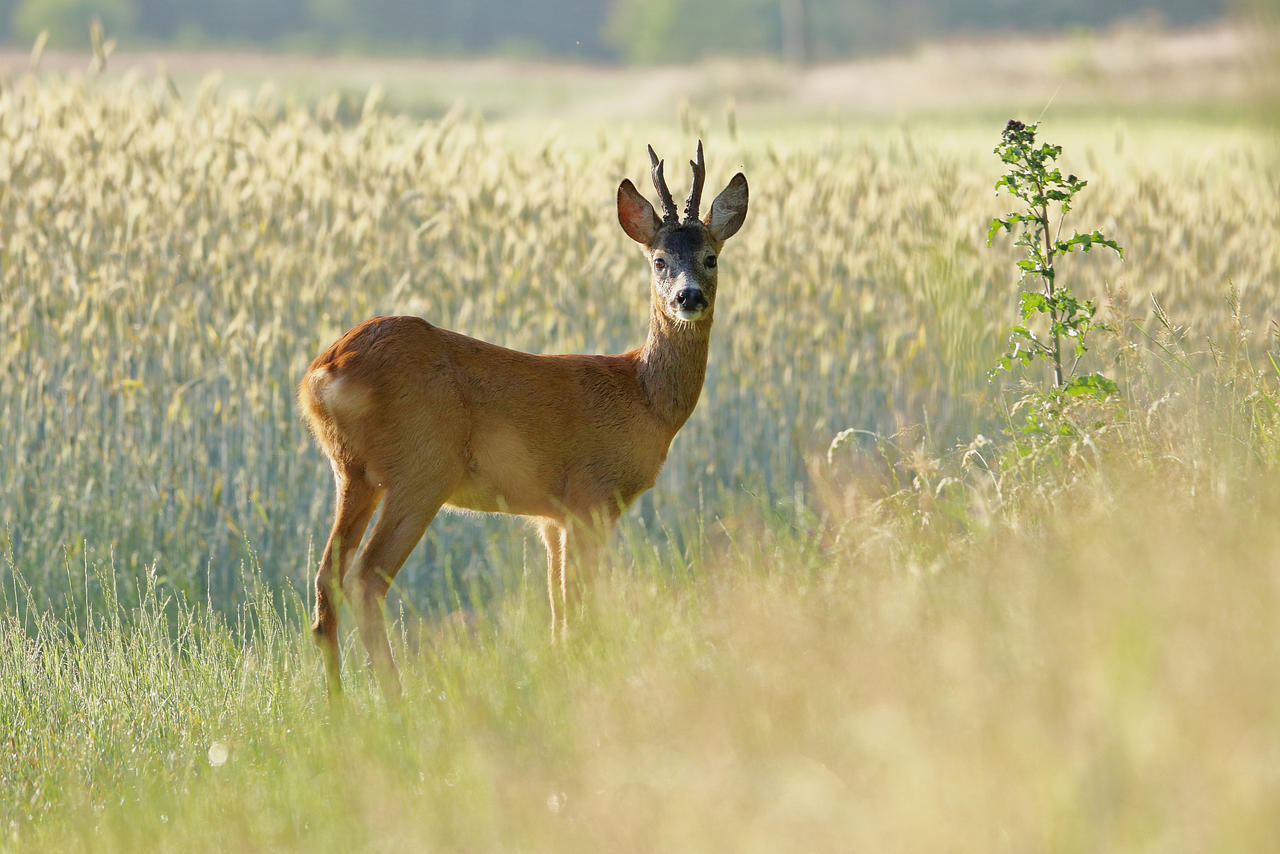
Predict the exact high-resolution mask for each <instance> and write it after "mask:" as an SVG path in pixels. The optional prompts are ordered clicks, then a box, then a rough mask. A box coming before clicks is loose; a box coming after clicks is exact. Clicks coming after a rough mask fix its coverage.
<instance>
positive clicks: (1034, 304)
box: [1018, 291, 1050, 320]
mask: <svg viewBox="0 0 1280 854" xmlns="http://www.w3.org/2000/svg"><path fill="white" fill-rule="evenodd" d="M1049 309H1050V306H1049V298H1048V297H1046V296H1045V295H1044V294H1041V293H1036V292H1035V291H1023V292H1022V293H1021V294H1019V295H1018V312H1019V314H1021V315H1022V319H1023V320H1026V319H1027V318H1028V317H1030V316H1031V315H1033V314H1035V313H1036V312H1041V313H1047V312H1048V311H1049Z"/></svg>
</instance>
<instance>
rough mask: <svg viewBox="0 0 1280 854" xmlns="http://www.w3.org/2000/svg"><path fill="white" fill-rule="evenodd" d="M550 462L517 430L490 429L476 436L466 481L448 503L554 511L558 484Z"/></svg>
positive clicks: (527, 511) (482, 509) (509, 510)
mask: <svg viewBox="0 0 1280 854" xmlns="http://www.w3.org/2000/svg"><path fill="white" fill-rule="evenodd" d="M545 469H546V466H545V465H543V464H540V462H539V461H538V459H537V458H536V457H535V455H533V454H532V453H530V451H529V448H528V446H527V444H526V443H525V442H524V440H523V439H522V438H521V437H520V436H519V435H518V434H517V433H515V432H514V431H490V432H488V433H486V434H485V435H483V436H477V437H475V438H473V441H472V447H471V448H470V454H469V456H468V459H467V466H466V471H465V473H464V475H463V478H462V482H461V483H460V484H459V485H458V488H457V489H455V490H454V492H453V494H452V495H450V496H449V500H448V503H449V504H450V505H452V506H454V507H460V508H462V509H465V510H475V511H478V512H481V513H514V514H517V515H521V516H547V515H554V514H555V512H556V511H557V508H558V501H557V500H556V498H557V496H556V495H555V494H554V493H555V491H556V490H555V486H556V484H554V483H550V482H549V481H550V480H551V479H552V478H550V477H549V476H548V473H547V472H546V471H545Z"/></svg>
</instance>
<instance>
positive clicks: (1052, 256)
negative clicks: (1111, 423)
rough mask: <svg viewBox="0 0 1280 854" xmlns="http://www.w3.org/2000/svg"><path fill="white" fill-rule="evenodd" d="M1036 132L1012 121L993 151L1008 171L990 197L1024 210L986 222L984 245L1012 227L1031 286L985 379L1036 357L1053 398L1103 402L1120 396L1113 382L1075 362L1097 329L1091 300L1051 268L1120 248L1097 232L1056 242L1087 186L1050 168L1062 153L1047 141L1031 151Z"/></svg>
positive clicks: (1020, 300) (1020, 299) (1021, 266)
mask: <svg viewBox="0 0 1280 854" xmlns="http://www.w3.org/2000/svg"><path fill="white" fill-rule="evenodd" d="M1037 127H1038V125H1037V123H1035V122H1032V123H1031V124H1023V123H1022V122H1020V121H1017V120H1016V119H1010V120H1009V123H1008V124H1007V125H1005V129H1004V132H1003V133H1002V134H1001V136H1000V144H999V145H997V146H996V148H995V153H996V155H997V156H999V158H1000V159H1001V160H1002V161H1003V162H1004V163H1005V165H1006V166H1007V167H1008V171H1006V172H1005V174H1004V175H1002V176H1001V177H1000V180H998V181H996V192H997V193H999V191H1000V188H1001V187H1004V188H1005V189H1007V190H1008V191H1009V193H1010V194H1011V195H1012V196H1013V197H1014V198H1016V199H1018V200H1019V201H1020V202H1021V203H1022V205H1021V209H1020V210H1015V211H1013V212H1011V213H1009V214H1006V215H1005V216H1003V217H996V218H994V219H993V220H991V227H990V229H988V231H987V245H988V246H990V245H991V241H992V239H993V238H994V237H995V236H996V234H997V233H998V232H999V231H1001V230H1002V229H1003V230H1004V231H1005V232H1012V231H1014V229H1015V226H1016V227H1017V230H1018V232H1019V233H1018V238H1017V240H1015V241H1014V245H1016V246H1022V247H1024V248H1025V249H1026V257H1024V258H1022V259H1021V260H1019V261H1018V268H1019V269H1020V270H1021V271H1022V282H1023V283H1026V282H1027V280H1028V279H1030V280H1032V282H1033V286H1032V287H1031V288H1025V289H1024V290H1022V291H1021V292H1020V293H1019V295H1018V307H1019V312H1020V314H1021V316H1022V322H1021V323H1019V324H1017V325H1015V326H1014V327H1012V328H1011V329H1010V330H1009V345H1010V349H1009V350H1008V352H1006V353H1005V354H1004V355H1002V356H1001V357H1000V360H999V363H998V364H997V366H996V367H995V368H994V369H993V370H992V371H991V373H992V374H994V373H995V372H996V371H999V370H1009V369H1011V368H1012V367H1013V366H1014V365H1015V364H1018V363H1021V364H1031V362H1033V361H1034V360H1036V359H1045V360H1047V361H1050V362H1051V363H1052V364H1053V381H1054V391H1055V392H1056V393H1059V394H1061V393H1065V394H1067V395H1072V396H1076V395H1090V396H1092V397H1096V398H1098V399H1106V398H1108V397H1110V396H1111V395H1114V394H1116V393H1117V392H1118V389H1117V387H1116V384H1115V382H1114V381H1112V380H1110V379H1108V378H1107V377H1105V376H1103V375H1102V374H1099V373H1091V374H1083V375H1078V376H1077V375H1076V374H1075V371H1076V367H1077V366H1078V365H1079V362H1080V357H1081V356H1083V355H1084V354H1085V352H1086V351H1087V350H1088V346H1087V343H1086V341H1087V338H1088V335H1089V331H1090V330H1091V329H1094V328H1097V327H1096V325H1095V324H1094V322H1093V318H1094V314H1095V313H1096V311H1097V305H1096V304H1095V303H1094V301H1093V300H1080V299H1077V298H1076V296H1075V294H1074V293H1072V291H1071V289H1070V288H1068V287H1066V286H1064V285H1062V284H1061V283H1060V282H1059V281H1058V278H1057V273H1058V270H1057V266H1056V262H1057V261H1058V260H1059V259H1060V258H1061V257H1063V256H1065V255H1067V254H1069V253H1071V252H1072V251H1074V250H1075V249H1082V250H1083V251H1085V252H1088V251H1090V250H1091V249H1093V248H1094V247H1095V246H1105V247H1107V248H1108V249H1114V250H1115V251H1116V253H1117V254H1118V255H1120V257H1122V258H1123V257H1124V250H1123V249H1121V248H1120V246H1119V245H1118V244H1117V243H1116V242H1115V241H1114V240H1111V239H1109V238H1107V237H1105V236H1104V235H1103V234H1102V232H1101V231H1099V230H1097V229H1094V230H1093V231H1089V232H1085V233H1081V232H1075V233H1073V234H1072V235H1071V236H1070V237H1068V238H1065V239H1063V238H1062V236H1061V235H1062V224H1063V221H1064V220H1065V219H1066V215H1067V212H1068V211H1070V210H1071V202H1072V200H1073V199H1074V198H1075V195H1076V193H1079V192H1080V191H1081V190H1083V189H1084V188H1085V186H1086V185H1087V184H1088V182H1087V181H1083V180H1081V179H1080V178H1077V177H1076V176H1075V175H1070V174H1069V175H1067V176H1066V177H1065V178H1064V177H1063V176H1062V170H1061V169H1059V168H1058V166H1057V165H1056V163H1055V161H1057V159H1058V157H1059V156H1060V155H1061V154H1062V146H1060V145H1051V144H1049V143H1042V144H1040V145H1038V146H1037V145H1036V128H1037ZM1055 214H1056V223H1055ZM1036 315H1048V320H1049V328H1048V334H1047V336H1046V337H1041V335H1040V334H1037V332H1036V330H1035V329H1033V328H1032V325H1031V323H1030V321H1031V320H1032V318H1033V317H1035V316H1036ZM1064 337H1065V338H1067V339H1070V344H1069V346H1070V353H1069V357H1074V358H1072V361H1071V365H1070V367H1069V368H1067V369H1065V370H1064V368H1063V352H1062V351H1063V344H1062V339H1063V338H1064Z"/></svg>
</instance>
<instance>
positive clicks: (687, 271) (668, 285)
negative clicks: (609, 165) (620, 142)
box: [618, 142, 747, 323]
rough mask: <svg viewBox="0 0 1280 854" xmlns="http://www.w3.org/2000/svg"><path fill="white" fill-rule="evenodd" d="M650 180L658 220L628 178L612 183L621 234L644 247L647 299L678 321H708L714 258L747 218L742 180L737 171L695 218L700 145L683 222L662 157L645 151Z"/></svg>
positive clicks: (700, 178) (713, 293) (713, 291)
mask: <svg viewBox="0 0 1280 854" xmlns="http://www.w3.org/2000/svg"><path fill="white" fill-rule="evenodd" d="M649 160H650V162H651V163H652V165H653V184H654V188H655V189H657V190H658V196H659V200H660V201H661V203H662V207H663V211H664V213H663V218H662V219H659V218H658V215H657V213H655V212H654V210H653V205H651V204H649V200H648V199H646V198H645V197H644V196H643V195H641V194H640V191H639V190H637V189H636V187H635V185H634V184H632V183H631V181H630V180H629V179H626V178H624V179H623V181H622V183H621V184H619V185H618V224H619V225H621V226H622V230H623V231H625V232H626V233H627V236H628V237H630V238H631V239H632V240H634V241H635V242H636V243H639V244H640V245H641V246H643V247H644V252H645V255H646V256H647V257H648V259H649V270H650V273H651V275H650V281H651V282H652V283H653V300H654V304H655V305H657V306H658V307H659V308H660V309H661V311H662V312H663V314H665V315H666V316H667V317H669V318H671V319H672V320H675V321H677V322H680V323H696V322H698V321H700V320H710V318H711V310H712V308H714V306H715V300H716V256H717V255H719V254H720V247H722V246H724V242H725V241H726V240H728V239H729V238H730V237H733V235H734V234H736V233H737V231H738V229H739V228H741V227H742V222H743V220H744V219H746V217H747V179H746V178H745V177H744V176H743V174H742V173H741V172H739V173H738V174H737V175H734V176H733V178H731V179H730V180H729V183H728V185H727V186H726V187H725V188H724V189H723V190H721V191H720V195H718V196H716V198H715V201H713V202H712V203H711V210H710V211H709V212H708V213H707V216H706V218H705V219H703V220H699V219H698V204H699V200H700V199H701V198H702V183H703V178H704V177H705V173H704V171H703V163H702V143H701V142H699V143H698V159H697V160H696V161H693V160H691V161H689V163H690V165H691V166H692V167H693V188H692V189H691V190H690V191H689V200H688V201H687V202H685V214H684V219H683V221H682V220H681V219H680V215H679V212H678V211H677V209H676V205H675V201H674V200H673V199H672V198H671V191H670V190H668V189H667V183H666V180H665V179H664V178H663V177H662V161H660V160H658V155H657V154H655V153H654V152H653V148H650V149H649Z"/></svg>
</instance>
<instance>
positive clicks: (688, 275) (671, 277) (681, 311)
mask: <svg viewBox="0 0 1280 854" xmlns="http://www.w3.org/2000/svg"><path fill="white" fill-rule="evenodd" d="M716 254H717V253H716V248H715V246H714V244H713V243H712V240H711V235H710V233H709V232H708V230H707V227H706V226H705V225H703V224H702V223H700V222H694V223H685V224H682V225H669V226H664V227H663V228H662V229H661V230H659V232H658V234H657V235H656V237H655V238H654V241H653V243H652V245H650V246H649V247H648V256H649V267H650V270H651V271H652V277H651V280H652V282H653V289H654V294H655V296H656V298H657V302H658V305H660V306H661V307H662V310H663V311H664V312H665V313H666V314H667V316H668V317H670V318H672V319H673V320H679V321H681V322H684V323H693V322H695V321H698V320H701V319H703V318H709V317H710V316H711V309H712V306H713V305H714V304H715V299H716Z"/></svg>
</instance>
